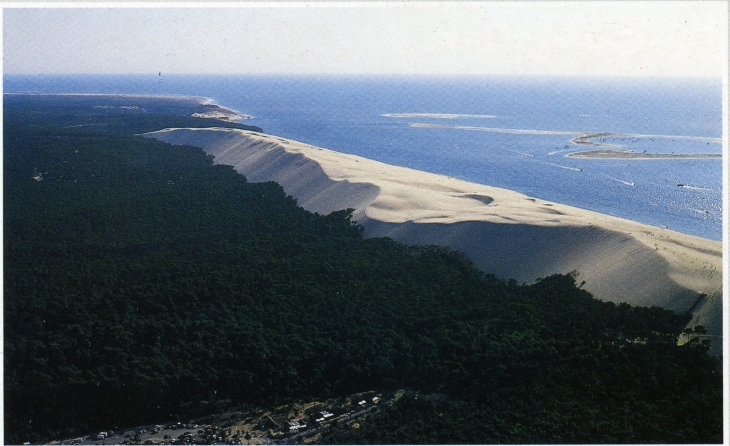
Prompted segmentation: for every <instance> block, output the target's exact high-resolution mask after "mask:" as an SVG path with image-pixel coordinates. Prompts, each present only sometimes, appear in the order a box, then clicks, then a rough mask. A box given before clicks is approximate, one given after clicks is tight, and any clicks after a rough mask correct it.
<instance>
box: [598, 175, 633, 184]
mask: <svg viewBox="0 0 730 446" xmlns="http://www.w3.org/2000/svg"><path fill="white" fill-rule="evenodd" d="M603 175H604V176H605V177H607V178H610V179H612V180H613V181H617V182H619V183H621V184H624V185H626V186H631V187H634V186H636V183H634V182H633V181H626V180H622V179H620V178H616V177H612V176H611V175H608V174H605V173H604V174H603Z"/></svg>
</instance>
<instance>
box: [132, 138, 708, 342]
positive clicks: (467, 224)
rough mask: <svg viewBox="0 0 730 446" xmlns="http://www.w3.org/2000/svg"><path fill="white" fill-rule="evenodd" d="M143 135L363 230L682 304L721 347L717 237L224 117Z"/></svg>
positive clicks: (488, 267) (645, 302)
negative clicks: (199, 152) (348, 212)
mask: <svg viewBox="0 0 730 446" xmlns="http://www.w3.org/2000/svg"><path fill="white" fill-rule="evenodd" d="M144 136H147V137H152V138H156V139H159V140H161V141H164V142H167V143H171V144H178V145H181V144H184V145H191V146H196V147H200V148H202V149H203V150H204V151H205V152H206V153H208V154H210V155H212V156H213V157H214V163H216V164H225V165H230V166H233V168H234V169H235V170H236V171H237V172H239V173H241V174H243V175H245V176H246V178H247V179H248V180H249V181H252V182H261V181H275V182H277V183H279V184H280V185H281V186H282V187H283V189H284V191H285V192H286V193H287V194H289V195H291V196H292V197H294V198H295V199H297V202H298V204H299V205H300V206H302V207H304V208H305V209H307V210H309V211H312V212H318V213H320V214H327V213H329V212H332V211H336V210H341V209H345V208H352V209H354V210H355V211H354V213H353V218H354V220H356V221H357V222H358V223H359V224H361V225H362V226H363V227H364V235H365V236H366V237H378V236H388V237H391V238H393V239H395V240H397V241H400V242H403V243H407V244H432V245H440V246H445V247H449V248H452V249H457V250H459V251H462V252H464V253H465V255H466V256H467V258H469V259H470V260H471V261H472V262H474V264H475V265H476V266H477V267H479V268H480V269H482V270H483V271H485V272H487V273H493V274H495V275H497V276H498V277H500V278H502V279H509V278H514V279H516V280H517V281H518V282H532V281H534V280H536V279H538V278H540V277H546V276H549V275H551V274H556V273H561V274H566V273H571V274H573V275H574V276H575V277H576V279H577V281H578V282H579V283H580V282H582V281H585V288H586V289H587V290H588V291H590V292H591V293H592V294H593V295H594V296H595V297H596V298H598V299H602V300H608V301H613V302H627V303H629V304H632V305H642V306H660V307H664V308H668V309H672V310H675V311H690V310H691V311H692V314H693V319H692V321H691V322H690V324H689V325H690V326H694V325H697V324H702V325H704V326H705V327H706V328H707V330H708V335H709V337H710V338H711V339H712V340H713V342H712V345H713V348H712V350H713V351H715V352H718V353H719V352H720V351H721V349H722V340H721V336H722V242H719V241H714V240H708V239H703V238H700V237H695V236H690V235H686V234H682V233H679V232H676V231H671V230H669V229H665V228H660V227H656V226H650V225H646V224H642V223H638V222H634V221H630V220H626V219H622V218H618V217H612V216H608V215H605V214H600V213H597V212H593V211H588V210H585V209H580V208H576V207H573V206H568V205H563V204H559V203H552V202H548V201H544V200H540V199H536V198H531V197H528V196H526V195H524V194H521V193H518V192H515V191H511V190H507V189H502V188H497V187H491V186H484V185H479V184H474V183H469V182H467V181H463V180H458V179H455V178H451V177H448V176H445V175H439V174H433V173H428V172H422V171H417V170H414V169H410V168H405V167H399V166H393V165H388V164H385V163H381V162H378V161H374V160H370V159H367V158H363V157H359V156H355V155H349V154H343V153H339V152H335V151H332V150H328V149H324V148H320V147H315V146H311V145H308V144H305V143H301V142H298V141H293V140H289V139H285V138H280V137H277V136H272V135H265V134H261V133H256V132H251V131H245V130H239V129H224V128H204V129H165V130H160V131H157V132H151V133H147V134H145V135H144Z"/></svg>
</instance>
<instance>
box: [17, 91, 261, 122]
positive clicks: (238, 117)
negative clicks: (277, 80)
mask: <svg viewBox="0 0 730 446" xmlns="http://www.w3.org/2000/svg"><path fill="white" fill-rule="evenodd" d="M3 95H8V96H81V97H94V96H95V97H100V98H144V99H173V100H181V101H185V100H187V101H192V102H196V103H198V104H199V105H202V106H203V107H207V108H209V109H208V110H206V111H205V112H203V113H193V114H192V115H190V116H192V117H193V118H206V119H217V120H221V121H226V122H240V121H245V120H247V119H253V116H251V115H247V114H244V113H239V112H237V111H235V110H233V109H230V108H227V107H223V106H221V105H219V104H217V103H216V102H215V100H214V99H212V98H209V97H205V96H187V95H173V94H169V95H165V94H127V93H32V92H28V93H24V92H21V93H3Z"/></svg>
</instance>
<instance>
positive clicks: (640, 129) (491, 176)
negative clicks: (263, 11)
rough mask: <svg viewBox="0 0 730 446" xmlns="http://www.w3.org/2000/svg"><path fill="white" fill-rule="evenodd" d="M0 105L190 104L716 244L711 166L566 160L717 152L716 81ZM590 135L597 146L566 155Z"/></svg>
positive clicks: (363, 88)
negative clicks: (612, 153) (212, 105)
mask: <svg viewBox="0 0 730 446" xmlns="http://www.w3.org/2000/svg"><path fill="white" fill-rule="evenodd" d="M3 80H4V86H3V88H4V91H5V92H36V93H113V94H155V95H189V96H205V97H209V98H212V99H213V100H214V101H216V103H218V104H220V105H221V106H225V107H228V108H231V109H234V110H236V111H238V112H240V113H243V114H247V115H251V116H253V118H252V119H251V120H250V121H245V123H248V124H252V125H256V126H258V127H261V128H262V129H264V131H265V132H267V133H271V134H275V135H279V136H282V137H286V138H291V139H296V140H299V141H303V142H306V143H309V144H312V145H316V146H321V147H326V148H329V149H332V150H336V151H339V152H344V153H351V154H356V155H360V156H363V157H366V158H371V159H375V160H378V161H382V162H385V163H389V164H394V165H399V166H406V167H411V168H414V169H419V170H424V171H429V172H435V173H440V174H445V175H448V176H451V177H455V178H461V179H464V180H467V181H471V182H474V183H480V184H486V185H491V186H498V187H504V188H508V189H512V190H516V191H519V192H522V193H524V194H527V195H529V196H533V197H537V198H541V199H545V200H550V201H555V202H559V203H565V204H569V205H572V206H577V207H580V208H584V209H590V210H594V211H598V212H602V213H605V214H610V215H614V216H618V217H623V218H627V219H631V220H635V221H640V222H643V223H648V224H652V225H657V226H662V227H668V228H670V229H673V230H676V231H679V232H683V233H686V234H692V235H697V236H700V237H705V238H709V239H715V240H720V239H721V237H722V160H721V159H719V158H715V159H578V158H570V157H566V155H567V154H569V153H571V152H578V151H586V150H599V149H612V150H631V151H633V152H636V153H644V152H646V153H663V154H714V155H719V154H722V153H723V149H722V144H721V138H722V84H721V80H720V79H696V78H695V79H688V78H658V79H637V78H581V77H453V76H452V77H408V76H402V77H392V76H391V77H384V76H381V77H373V76H371V77H358V76H347V77H337V76H228V75H216V76H202V75H201V76H183V75H165V74H162V75H160V74H159V73H155V74H154V75H147V76H146V75H135V76H9V75H5V76H4V79H3ZM587 133H611V134H613V135H607V136H604V137H602V138H594V139H591V140H590V141H591V142H593V143H601V144H605V146H591V145H584V144H575V143H572V142H571V140H572V139H573V138H576V137H579V136H581V135H583V134H587Z"/></svg>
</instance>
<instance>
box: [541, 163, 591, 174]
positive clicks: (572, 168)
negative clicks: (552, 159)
mask: <svg viewBox="0 0 730 446" xmlns="http://www.w3.org/2000/svg"><path fill="white" fill-rule="evenodd" d="M540 164H545V165H548V166H553V167H559V168H560V169H565V170H571V171H573V172H583V169H580V168H578V167H570V166H563V165H560V164H555V163H540Z"/></svg>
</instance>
